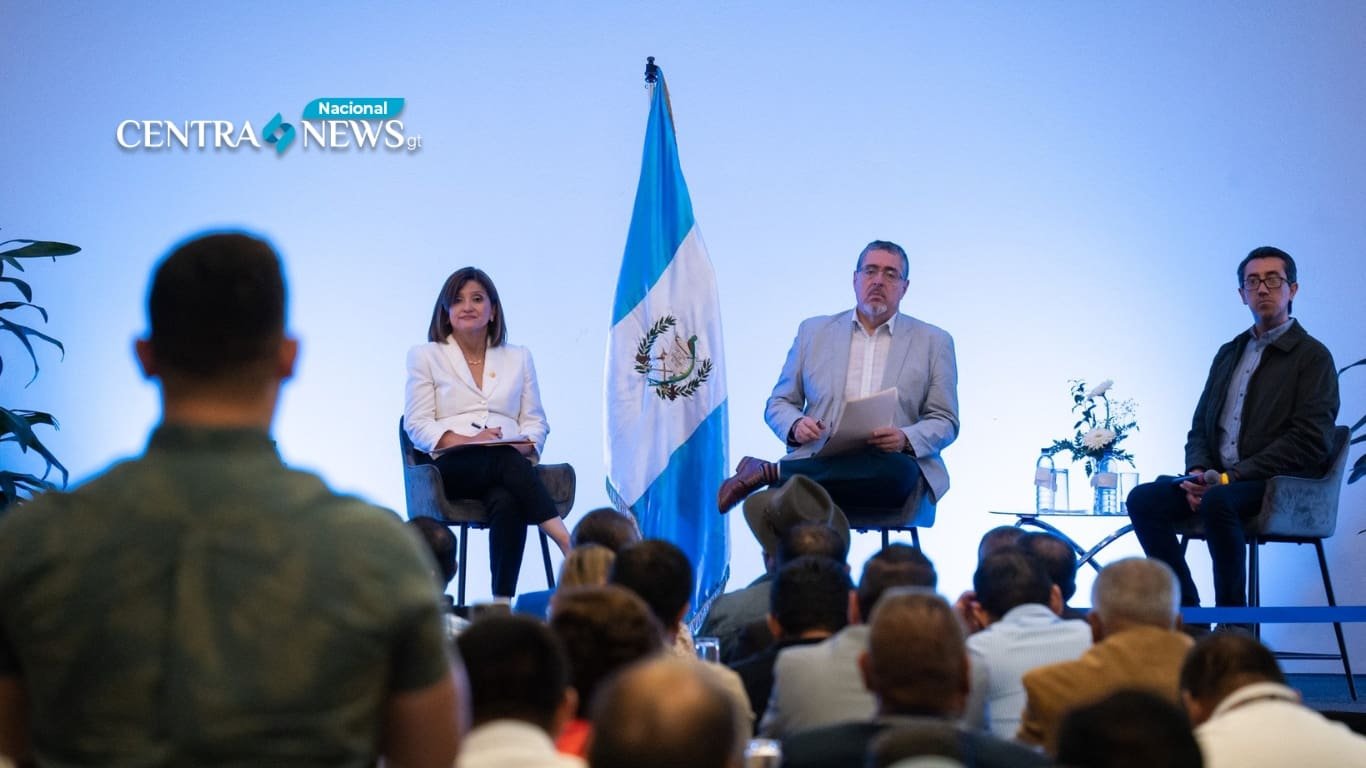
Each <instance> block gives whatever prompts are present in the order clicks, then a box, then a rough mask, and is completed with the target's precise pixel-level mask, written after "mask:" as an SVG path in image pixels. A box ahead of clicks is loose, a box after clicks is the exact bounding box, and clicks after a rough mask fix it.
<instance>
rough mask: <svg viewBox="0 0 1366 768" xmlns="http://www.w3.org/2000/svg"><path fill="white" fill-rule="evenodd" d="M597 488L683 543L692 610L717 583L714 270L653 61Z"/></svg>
mask: <svg viewBox="0 0 1366 768" xmlns="http://www.w3.org/2000/svg"><path fill="white" fill-rule="evenodd" d="M604 378H605V381H606V403H605V410H606V417H607V418H606V420H607V429H606V439H607V492H608V493H609V494H610V496H611V498H612V501H613V502H614V503H615V504H616V505H617V507H618V508H619V509H623V510H626V509H629V510H630V511H631V513H632V514H634V515H635V517H636V520H637V521H639V523H640V529H641V533H642V534H644V536H645V537H646V538H653V539H666V540H668V541H671V542H673V543H674V544H677V545H678V546H679V547H680V548H682V549H683V551H684V552H686V553H687V554H688V559H689V560H691V561H692V564H693V569H694V572H695V574H696V583H695V584H694V588H693V601H692V608H693V611H694V612H696V611H699V610H700V609H701V608H702V607H703V606H705V605H707V603H708V602H710V600H711V599H712V598H714V597H715V596H716V595H717V594H718V593H719V592H720V591H721V590H722V589H723V588H724V586H725V583H726V577H727V575H728V573H729V566H728V563H729V560H730V542H729V539H728V538H727V528H726V519H725V518H724V517H722V516H721V515H720V514H718V513H717V510H716V494H717V491H718V490H719V489H720V487H721V481H722V480H724V479H725V476H726V468H727V465H728V463H729V462H728V461H727V459H726V439H727V438H726V436H727V434H728V431H729V430H728V427H729V424H728V419H727V416H726V364H725V356H724V355H723V354H722V349H721V307H720V302H719V301H718V299H717V295H716V274H715V273H714V272H713V271H712V267H711V260H710V259H709V258H708V257H707V249H706V246H705V245H703V244H702V235H701V233H700V232H699V231H698V229H697V223H696V222H695V221H694V220H693V211H692V202H691V200H689V198H688V185H687V183H686V182H684V181H683V170H682V168H681V167H680V166H679V163H678V143H677V141H676V140H675V138H674V125H673V114H672V112H671V110H670V106H669V94H668V90H667V89H666V88H665V85H664V75H663V72H659V75H658V81H657V82H656V84H655V85H654V92H653V94H652V98H651V100H650V122H649V125H648V126H647V128H646V129H645V152H644V157H643V158H642V160H641V164H640V185H639V186H638V187H637V188H636V203H635V209H634V211H633V212H632V214H631V229H630V232H628V233H627V235H626V253H625V255H624V256H623V257H622V260H621V274H620V275H619V276H618V277H617V293H616V301H615V302H614V304H613V307H612V333H611V336H610V337H609V338H608V341H607V370H606V376H605V377H604Z"/></svg>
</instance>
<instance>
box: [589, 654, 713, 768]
mask: <svg viewBox="0 0 1366 768" xmlns="http://www.w3.org/2000/svg"><path fill="white" fill-rule="evenodd" d="M731 708H732V705H731V703H730V699H728V698H727V697H726V694H725V693H724V692H722V691H721V689H720V688H718V687H717V686H716V685H714V684H713V683H711V682H710V681H708V680H707V679H705V678H704V677H703V674H702V668H701V665H700V664H699V663H697V662H695V661H689V660H685V659H659V660H654V661H646V662H642V663H640V664H637V665H635V666H633V667H630V668H629V669H627V670H626V671H625V672H623V673H622V674H621V675H620V676H618V677H617V678H616V679H615V680H614V681H612V683H611V684H609V685H608V686H607V688H605V689H604V690H603V691H602V695H601V697H600V699H599V701H598V703H597V706H595V707H594V708H593V722H595V723H603V724H610V726H606V727H598V728H595V729H594V731H593V740H592V743H591V744H590V746H589V749H588V764H589V765H590V766H592V767H593V768H638V767H639V766H642V765H649V766H652V768H735V767H736V766H738V765H739V755H740V734H739V733H738V732H737V731H736V727H737V726H736V719H735V716H734V713H733V712H732V709H731Z"/></svg>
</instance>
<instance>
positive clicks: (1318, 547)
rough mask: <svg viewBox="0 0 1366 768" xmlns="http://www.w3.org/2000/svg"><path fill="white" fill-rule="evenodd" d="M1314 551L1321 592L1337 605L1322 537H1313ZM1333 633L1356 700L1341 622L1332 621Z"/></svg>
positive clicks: (1353, 699)
mask: <svg viewBox="0 0 1366 768" xmlns="http://www.w3.org/2000/svg"><path fill="white" fill-rule="evenodd" d="M1314 551H1315V552H1316V553H1318V556H1319V572H1320V573H1322V574H1323V592H1324V594H1326V595H1327V596H1328V605H1329V606H1330V607H1335V606H1337V604H1338V602H1337V600H1336V599H1335V598H1334V597H1333V581H1332V579H1330V578H1329V577H1328V559H1327V558H1325V557H1324V555H1323V539H1314ZM1333 634H1335V635H1337V639H1338V653H1340V654H1342V671H1343V673H1344V674H1346V675H1347V692H1348V693H1350V694H1351V696H1352V701H1356V700H1357V684H1356V680H1354V679H1353V678H1352V661H1351V659H1349V658H1348V657H1347V643H1346V641H1344V640H1343V638H1342V624H1341V623H1339V622H1336V621H1335V622H1333Z"/></svg>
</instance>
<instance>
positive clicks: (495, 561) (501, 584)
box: [431, 445, 559, 597]
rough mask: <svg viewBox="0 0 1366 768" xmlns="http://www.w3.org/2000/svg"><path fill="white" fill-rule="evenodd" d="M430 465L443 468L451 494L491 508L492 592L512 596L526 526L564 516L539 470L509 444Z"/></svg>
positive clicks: (463, 451) (456, 453)
mask: <svg viewBox="0 0 1366 768" xmlns="http://www.w3.org/2000/svg"><path fill="white" fill-rule="evenodd" d="M431 463H432V464H435V465H436V467H437V469H439V470H441V481H442V484H443V485H444V486H445V488H446V496H447V497H448V498H451V499H477V500H478V501H480V502H481V503H483V505H484V508H485V509H486V510H488V515H489V570H490V572H491V575H492V580H493V595H494V597H512V596H513V595H515V594H516V593H517V575H518V574H519V573H521V570H522V552H523V550H525V549H526V529H527V526H528V525H539V524H541V523H544V522H545V521H547V520H549V519H550V518H552V517H558V516H559V512H557V511H556V510H555V502H554V501H553V500H551V498H550V492H549V491H547V490H546V488H545V484H544V483H542V482H541V478H540V477H539V476H538V475H537V474H536V468H535V467H534V466H532V464H531V462H530V461H528V460H527V458H526V457H525V456H523V455H522V454H520V453H518V452H517V449H516V448H513V447H512V446H509V445H490V446H476V447H471V448H461V449H459V450H454V451H450V452H448V453H443V454H441V455H440V456H438V457H436V459H434V460H432V461H431ZM464 565H465V564H464V563H461V564H460V566H461V567H462V568H463V567H464Z"/></svg>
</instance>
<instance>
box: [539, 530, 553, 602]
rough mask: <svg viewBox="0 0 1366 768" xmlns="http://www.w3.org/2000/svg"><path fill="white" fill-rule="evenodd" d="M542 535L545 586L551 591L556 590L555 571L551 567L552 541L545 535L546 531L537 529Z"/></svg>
mask: <svg viewBox="0 0 1366 768" xmlns="http://www.w3.org/2000/svg"><path fill="white" fill-rule="evenodd" d="M537 532H538V533H540V534H541V557H542V558H543V559H544V560H545V585H546V587H547V588H549V589H552V590H553V589H554V588H555V571H554V570H552V569H551V567H550V539H549V537H547V536H546V535H545V531H542V530H540V529H539V528H538V529H537Z"/></svg>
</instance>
